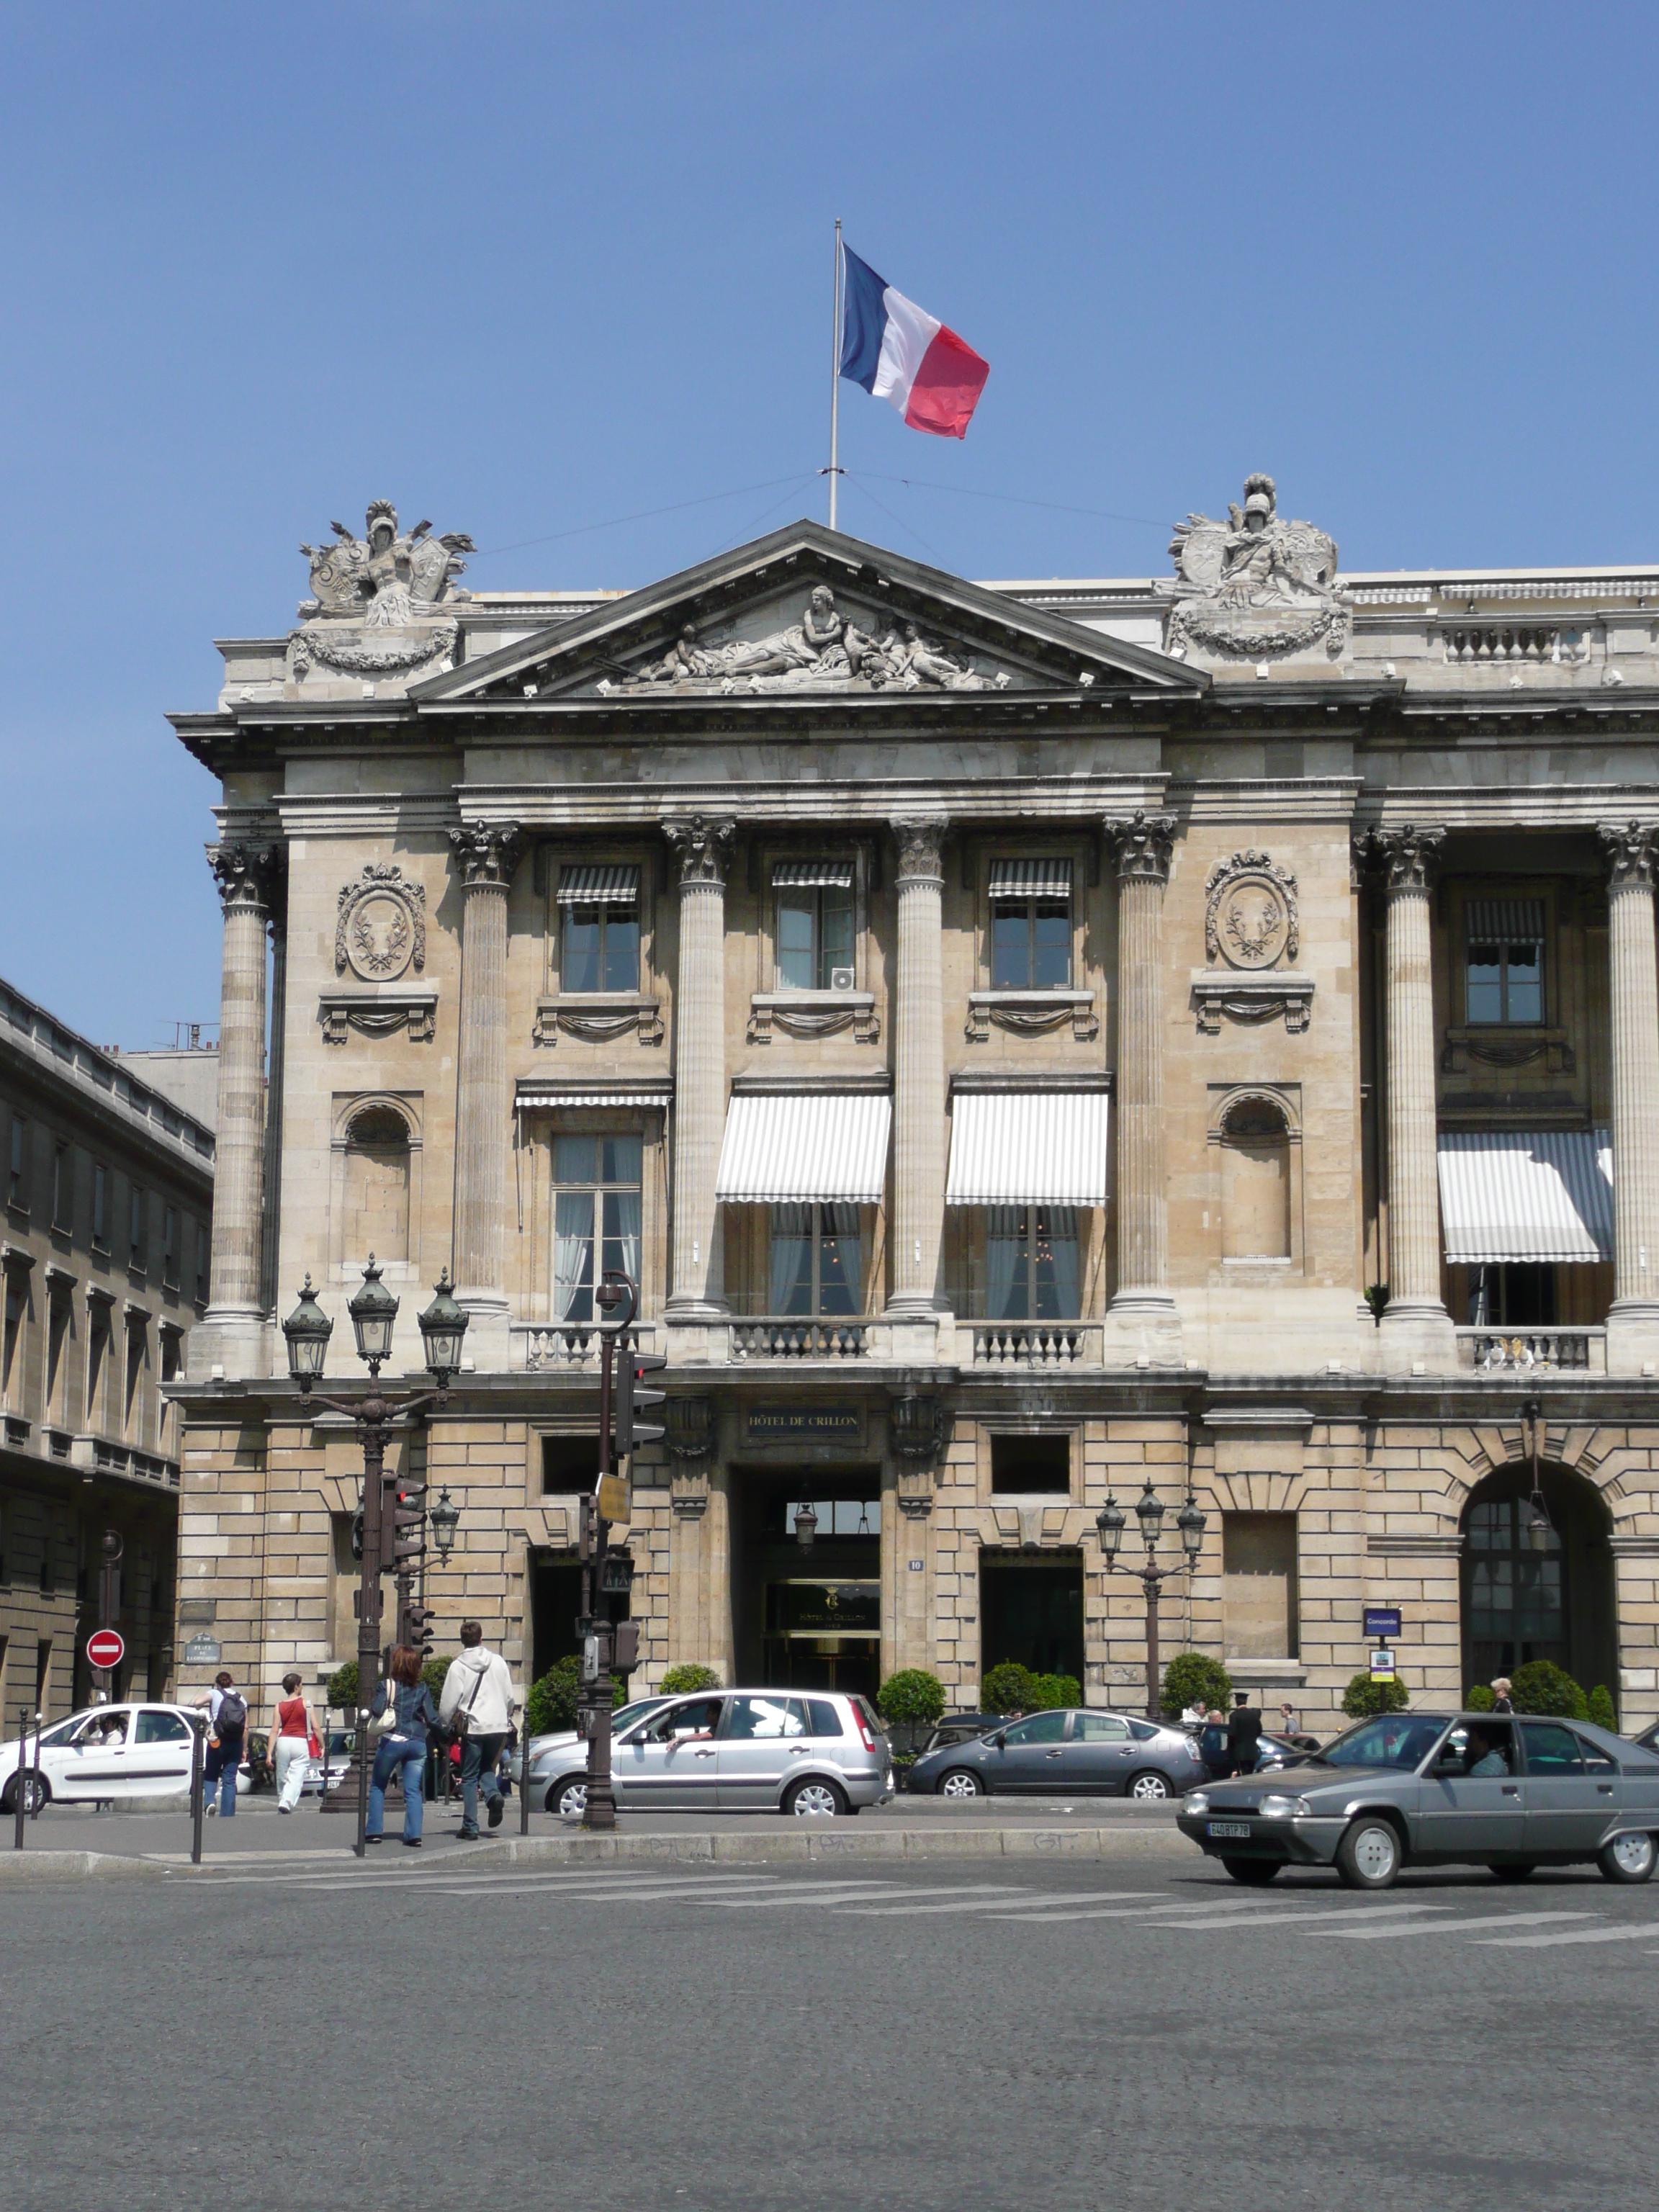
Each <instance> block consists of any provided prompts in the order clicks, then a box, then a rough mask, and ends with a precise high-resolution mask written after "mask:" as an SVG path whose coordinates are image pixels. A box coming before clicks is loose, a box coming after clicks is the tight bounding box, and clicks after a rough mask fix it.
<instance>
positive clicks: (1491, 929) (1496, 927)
mask: <svg viewBox="0 0 1659 2212" xmlns="http://www.w3.org/2000/svg"><path fill="white" fill-rule="evenodd" d="M1463 927H1464V930H1465V933H1466V934H1467V935H1468V940H1469V942H1470V944H1471V945H1503V944H1510V945H1537V944H1539V943H1541V940H1542V939H1543V935H1544V902H1543V900H1542V899H1487V898H1481V899H1469V900H1468V901H1467V902H1465V905H1464V908H1463Z"/></svg>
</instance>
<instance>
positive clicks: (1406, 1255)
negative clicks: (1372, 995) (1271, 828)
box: [1364, 823, 1455, 1366]
mask: <svg viewBox="0 0 1659 2212" xmlns="http://www.w3.org/2000/svg"><path fill="white" fill-rule="evenodd" d="M1444 842H1445V832H1444V831H1443V830H1440V829H1419V828H1417V827H1416V826H1415V825H1414V824H1413V823H1403V824H1402V825H1401V827H1400V828H1399V829H1377V830H1373V831H1372V832H1371V834H1370V837H1369V838H1368V840H1367V841H1366V844H1365V848H1364V849H1365V851H1366V853H1367V854H1368V855H1369V856H1370V859H1371V860H1374V861H1375V862H1376V865H1377V866H1378V867H1379V869H1380V870H1381V872H1382V878H1383V896H1384V897H1385V898H1386V899H1387V901H1388V921H1387V929H1386V935H1385V940H1384V943H1385V951H1384V967H1385V969H1386V974H1385V977H1384V981H1383V1018H1384V1021H1385V1024H1386V1026H1387V1032H1388V1085H1389V1102H1388V1103H1389V1110H1388V1131H1389V1166H1388V1190H1389V1303H1388V1305H1387V1307H1386V1308H1385V1309H1384V1310H1383V1323H1382V1326H1383V1338H1384V1341H1385V1344H1386V1345H1387V1346H1388V1349H1389V1364H1391V1365H1394V1364H1403V1363H1404V1361H1405V1360H1407V1358H1409V1360H1410V1362H1411V1364H1413V1365H1415V1364H1418V1363H1419V1361H1421V1362H1423V1363H1425V1364H1430V1365H1437V1366H1438V1365H1449V1364H1450V1363H1451V1361H1452V1359H1453V1358H1454V1357H1455V1339H1454V1337H1453V1334H1452V1324H1451V1316H1450V1315H1449V1314H1448V1312H1447V1311H1446V1308H1445V1303H1444V1301H1443V1298H1442V1297H1441V1295H1440V1182H1439V1171H1438V1168H1437V1163H1436V1156H1435V1155H1436V1144H1435V1139H1436V1133H1437V1129H1436V1114H1435V1082H1434V1077H1435V1051H1434V974H1433V966H1432V961H1431V946H1430V929H1429V923H1430V914H1429V901H1430V896H1431V890H1432V888H1433V884H1434V876H1435V870H1436V869H1437V866H1438V865H1439V860H1440V848H1441V846H1442V845H1443V843H1444Z"/></svg>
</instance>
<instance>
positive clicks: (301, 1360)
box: [283, 1275, 334, 1390]
mask: <svg viewBox="0 0 1659 2212" xmlns="http://www.w3.org/2000/svg"><path fill="white" fill-rule="evenodd" d="M333 1334H334V1324H333V1322H331V1320H330V1319H329V1317H328V1316H327V1315H326V1314H325V1312H324V1311H323V1310H322V1308H321V1307H320V1306H319V1304H318V1303H317V1294H316V1292H315V1291H313V1289H312V1287H311V1278H310V1276H309V1275H307V1277H306V1281H305V1288H304V1289H303V1290H302V1291H301V1293H300V1303H299V1304H298V1305H297V1306H295V1309H294V1310H293V1312H292V1313H291V1314H290V1315H289V1317H288V1319H287V1320H286V1321H285V1322H283V1335H284V1337H286V1338H287V1340H288V1371H289V1374H290V1375H291V1376H293V1377H294V1379H295V1382H296V1383H298V1384H299V1386H300V1388H301V1390H308V1389H310V1388H311V1386H312V1384H313V1383H314V1382H315V1381H316V1380H317V1378H318V1376H319V1375H320V1374H321V1373H322V1371H323V1363H324V1361H325V1359H326V1358H328V1340H329V1339H330V1337H331V1336H332V1335H333Z"/></svg>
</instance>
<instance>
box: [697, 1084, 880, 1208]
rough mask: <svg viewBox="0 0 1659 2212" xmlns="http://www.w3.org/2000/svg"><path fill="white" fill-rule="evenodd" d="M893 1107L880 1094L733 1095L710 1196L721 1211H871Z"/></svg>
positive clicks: (877, 1199) (876, 1199)
mask: <svg viewBox="0 0 1659 2212" xmlns="http://www.w3.org/2000/svg"><path fill="white" fill-rule="evenodd" d="M892 1120H893V1102H892V1100H891V1098H890V1097H888V1096H887V1095H886V1094H885V1093H884V1092H879V1093H878V1092H862V1091H799V1092H794V1091H791V1092H787V1093H777V1092H774V1093H770V1094H762V1095H759V1096H750V1095H747V1094H745V1093H744V1092H741V1091H740V1092H738V1094H736V1095H735V1096H734V1097H733V1098H732V1101H731V1103H730V1104H729V1106H728V1107H727V1109H726V1136H725V1139H724V1141H723V1142H722V1144H721V1146H720V1166H719V1168H718V1169H717V1170H716V1171H715V1176H714V1195H715V1197H716V1198H717V1199H720V1200H722V1201H723V1202H724V1203H725V1204H726V1205H727V1206H733V1205H735V1206H764V1205H768V1204H785V1203H791V1202H793V1203H796V1204H811V1203H813V1202H815V1201H817V1202H825V1201H833V1200H841V1201H842V1203H843V1204H846V1205H849V1206H878V1205H879V1204H880V1203H881V1196H882V1189H883V1186H884V1183H885V1182H886V1178H887V1144H888V1134H889V1132H890V1129H891V1127H892Z"/></svg>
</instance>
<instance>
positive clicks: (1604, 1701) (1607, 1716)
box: [1585, 1682, 1619, 1735]
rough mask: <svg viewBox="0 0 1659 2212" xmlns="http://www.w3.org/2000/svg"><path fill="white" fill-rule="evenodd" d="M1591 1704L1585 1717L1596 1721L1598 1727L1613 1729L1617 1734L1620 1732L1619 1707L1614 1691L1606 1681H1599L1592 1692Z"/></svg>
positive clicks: (1590, 1696)
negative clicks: (1615, 1702)
mask: <svg viewBox="0 0 1659 2212" xmlns="http://www.w3.org/2000/svg"><path fill="white" fill-rule="evenodd" d="M1585 1717H1586V1718H1587V1719H1589V1720H1592V1721H1594V1722H1595V1725H1596V1727H1597V1728H1604V1729H1612V1730H1613V1734H1614V1735H1617V1734H1618V1732H1619V1712H1618V1708H1617V1707H1616V1706H1615V1705H1614V1704H1613V1692H1611V1691H1610V1690H1609V1689H1608V1688H1607V1684H1606V1683H1605V1682H1598V1683H1597V1684H1596V1686H1595V1688H1594V1689H1593V1690H1592V1691H1591V1692H1590V1693H1589V1711H1588V1713H1587V1714H1586V1716H1585Z"/></svg>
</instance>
